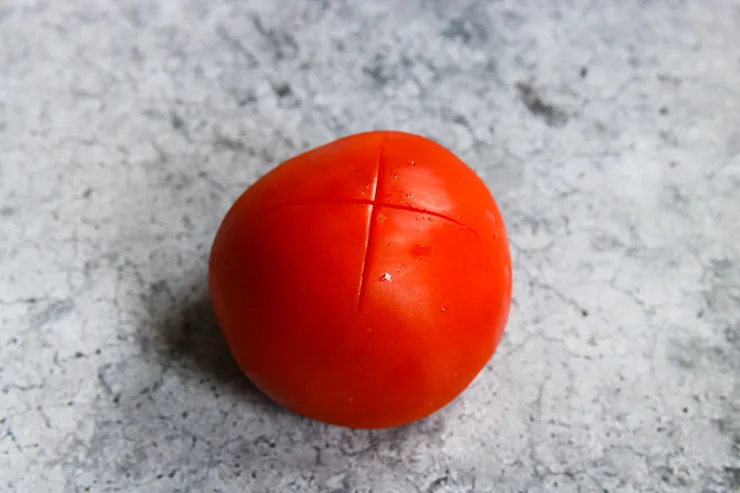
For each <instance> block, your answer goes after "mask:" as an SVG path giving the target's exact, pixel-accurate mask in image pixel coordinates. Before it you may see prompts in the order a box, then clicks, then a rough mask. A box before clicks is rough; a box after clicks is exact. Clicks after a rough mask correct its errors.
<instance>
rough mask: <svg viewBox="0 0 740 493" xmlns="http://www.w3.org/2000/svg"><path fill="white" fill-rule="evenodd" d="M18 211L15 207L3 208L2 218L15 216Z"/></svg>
mask: <svg viewBox="0 0 740 493" xmlns="http://www.w3.org/2000/svg"><path fill="white" fill-rule="evenodd" d="M15 212H16V209H15V208H14V207H3V208H2V209H0V216H2V217H10V216H12V215H13V214H15Z"/></svg>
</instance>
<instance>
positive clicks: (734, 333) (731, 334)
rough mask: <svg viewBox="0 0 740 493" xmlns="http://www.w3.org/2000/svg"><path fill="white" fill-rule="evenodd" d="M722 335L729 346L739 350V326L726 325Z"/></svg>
mask: <svg viewBox="0 0 740 493" xmlns="http://www.w3.org/2000/svg"><path fill="white" fill-rule="evenodd" d="M723 335H724V337H725V340H726V341H727V342H728V343H730V345H732V346H735V347H737V348H738V349H740V324H738V325H735V326H732V325H728V326H727V327H725V330H724V331H723Z"/></svg>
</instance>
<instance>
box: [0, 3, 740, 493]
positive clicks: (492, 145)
mask: <svg viewBox="0 0 740 493" xmlns="http://www.w3.org/2000/svg"><path fill="white" fill-rule="evenodd" d="M739 26H740V4H739V3H738V2H737V1H730V0H682V1H679V0H663V1H644V0H643V1H637V0H625V1H621V2H611V1H606V0H604V1H596V2H594V1H587V0H571V1H568V2H555V1H552V0H538V1H517V0H502V1H493V0H492V1H483V0H472V1H471V0H466V1H457V2H452V1H447V0H408V1H407V0H404V1H400V0H399V1H395V0H363V1H350V0H343V1H342V0H337V1H333V0H311V1H309V0H305V1H303V0H302V1H290V0H279V1H278V0H251V1H242V2H237V1H226V0H219V1H208V0H159V1H155V0H118V1H115V0H66V1H64V0H57V1H50V0H18V1H13V2H3V3H2V5H0V491H3V492H5V491H7V492H29V493H46V492H86V491H90V492H112V491H121V492H131V493H156V492H189V491H192V492H254V493H261V492H275V493H293V492H327V493H446V492H449V493H493V492H496V493H499V492H504V493H508V492H511V493H514V492H517V493H524V492H527V493H536V492H576V491H578V492H599V493H605V492H609V493H617V492H625V493H626V492H668V493H671V492H687V493H688V492H692V493H720V492H737V491H739V489H740V381H738V373H739V372H740V215H739V214H738V209H739V208H740V27H739ZM373 128H391V129H401V130H407V131H412V132H417V133H421V134H424V135H427V136H429V137H431V138H434V139H436V140H438V141H440V142H441V143H443V144H444V145H445V146H447V147H449V148H450V149H452V150H453V151H454V152H456V153H457V154H459V155H460V156H461V157H462V158H463V159H464V160H466V161H467V162H468V163H469V164H470V165H471V166H472V167H474V168H475V170H476V171H477V172H478V173H479V174H480V175H481V176H482V178H484V179H485V180H486V182H487V183H488V185H489V186H490V188H491V190H492V191H493V192H494V195H495V197H496V198H497V200H498V202H499V205H500V207H501V210H502V213H503V214H504V216H505V219H506V223H507V226H508V231H509V234H510V237H511V248H512V253H513V257H514V277H515V290H514V291H515V300H514V304H513V307H512V313H511V318H510V323H509V325H508V329H507V332H506V335H505V338H504V340H503V342H502V345H501V346H500V349H499V351H498V352H497V353H496V355H495V356H494V358H493V359H492V360H491V362H490V364H489V365H488V366H487V367H486V369H485V370H484V371H483V372H482V373H481V374H480V376H479V377H478V378H477V379H476V380H475V382H474V383H473V384H472V386H471V387H470V388H469V389H468V390H467V391H466V392H465V393H464V394H463V395H462V396H461V397H460V398H459V399H457V400H456V401H455V402H454V403H453V404H451V405H450V406H449V407H447V408H445V409H444V410H443V411H441V412H439V413H437V414H435V415H434V416H432V417H431V418H429V419H427V420H424V421H422V422H419V423H416V424H414V425H411V426H408V427H404V428H400V429H394V430H386V431H373V432H366V431H352V430H346V429H339V428H332V427H328V426H325V425H321V424H317V423H315V422H311V421H308V420H306V419H302V418H299V417H297V416H294V415H292V414H290V413H288V412H285V411H283V410H281V409H280V408H278V407H276V406H275V405H273V404H271V403H270V402H268V401H267V400H266V399H265V398H264V397H262V396H261V395H260V394H258V393H257V392H256V391H255V390H254V389H253V388H252V387H251V386H250V385H249V383H248V382H247V381H246V379H245V378H243V377H242V376H241V375H240V374H239V372H238V370H237V369H236V367H235V365H234V363H233V361H232V360H231V359H230V357H229V356H228V352H227V350H226V348H225V344H224V342H223V340H222V339H221V338H220V335H219V332H218V330H217V327H216V325H215V322H214V319H213V314H212V312H211V311H210V309H209V307H208V306H209V305H208V301H207V290H206V282H205V280H206V277H205V276H206V259H207V254H208V250H209V247H210V242H211V240H212V238H213V235H214V232H215V229H216V227H217V226H218V224H219V222H220V220H221V218H222V216H223V214H224V213H225V211H226V210H227V208H228V207H229V205H230V204H231V202H232V201H233V200H234V199H235V198H236V197H237V195H238V194H239V193H240V192H241V191H242V190H243V189H244V188H245V187H246V186H247V185H249V184H250V183H251V182H252V181H254V180H255V179H256V178H257V177H258V176H259V175H261V174H262V173H264V172H265V171H267V170H268V169H270V168H271V167H272V166H274V165H276V164H277V163H279V162H280V161H282V160H284V159H286V158H288V157H290V156H292V155H294V154H296V153H299V152H301V151H303V150H306V149H308V148H310V147H313V146H315V145H319V144H322V143H325V142H328V141H330V140H333V139H335V138H337V137H339V136H343V135H347V134H349V133H353V132H357V131H364V130H368V129H373Z"/></svg>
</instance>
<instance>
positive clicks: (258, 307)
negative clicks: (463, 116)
mask: <svg viewBox="0 0 740 493" xmlns="http://www.w3.org/2000/svg"><path fill="white" fill-rule="evenodd" d="M209 287H210V292H211V298H212V302H213V306H214V310H215V312H216V315H217V317H218V320H219V324H220V326H221V329H222V330H223V333H224V335H225V337H226V339H227V341H228V343H229V346H230V348H231V351H232V352H233V354H234V356H235V358H236V360H237V362H238V363H239V365H240V367H241V368H242V370H243V371H244V372H245V373H246V375H247V376H248V377H249V378H250V379H251V380H252V382H254V384H255V385H256V386H257V387H258V388H259V389H260V390H262V391H263V392H264V393H265V394H266V395H267V396H269V397H270V398H272V399H273V400H275V401H277V402H278V403H280V404H282V405H283V406H285V407H286V408H288V409H290V410H292V411H295V412H296V413H299V414H302V415H305V416H308V417H311V418H314V419H317V420H320V421H324V422H328V423H332V424H336V425H341V426H347V427H356V428H384V427H391V426H397V425H402V424H406V423H409V422H412V421H415V420H418V419H420V418H423V417H425V416H427V415H429V414H431V413H433V412H434V411H436V410H438V409H440V408H441V407H443V406H444V405H446V404H447V403H449V402H450V401H451V400H453V399H454V398H455V397H456V396H457V395H458V394H460V393H461V392H462V391H463V390H464V389H465V388H466V387H467V386H468V385H469V384H470V382H471V381H472V380H473V378H474V377H475V376H476V375H477V374H478V373H479V372H480V370H481V369H482V368H483V367H484V366H485V364H486V362H487V361H488V360H489V359H490V357H491V355H492V354H493V352H494V350H495V348H496V346H497V344H498V342H499V340H500V338H501V335H502V333H503V330H504V326H505V324H506V320H507V317H508V312H509V305H510V302H511V261H510V257H509V249H508V244H507V239H506V232H505V230H504V224H503V221H502V220H501V216H500V214H499V211H498V208H497V207H496V204H495V202H494V200H493V198H492V197H491V194H490V192H489V191H488V189H487V188H486V186H485V184H484V183H483V182H482V181H481V180H480V179H479V178H478V176H477V175H476V174H475V173H474V172H473V171H472V170H471V169H470V168H468V167H467V166H466V165H465V164H464V163H463V162H462V161H460V160H459V159H458V158H457V157H455V156H454V155H453V154H452V153H451V152H450V151H448V150H447V149H445V148H443V147H442V146H440V145H439V144H436V143H434V142H432V141H431V140H428V139H426V138H423V137H419V136H416V135H412V134H407V133H402V132H386V131H378V132H368V133H362V134H357V135H353V136H350V137H346V138H343V139H339V140H337V141H335V142H332V143H330V144H327V145H324V146H322V147H319V148H316V149H313V150H311V151H308V152H306V153H304V154H301V155H299V156H297V157H294V158H292V159H290V160H288V161H287V162H285V163H283V164H281V165H280V166H278V167H276V168H274V169H273V170H272V171H270V172H269V173H267V174H266V175H265V176H263V177H262V178H261V179H260V180H258V181H257V182H256V183H254V185H252V186H251V187H250V188H248V189H247V190H246V191H245V192H244V194H243V195H242V196H241V197H240V198H239V199H238V200H237V201H236V203H235V204H234V205H233V207H232V208H231V210H230V211H229V212H228V213H227V215H226V217H225V218H224V220H223V223H222V225H221V227H220V229H219V231H218V233H217V235H216V238H215V240H214V243H213V248H212V251H211V258H210V267H209Z"/></svg>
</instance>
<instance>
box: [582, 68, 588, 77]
mask: <svg viewBox="0 0 740 493" xmlns="http://www.w3.org/2000/svg"><path fill="white" fill-rule="evenodd" d="M580 75H581V79H585V78H586V77H588V67H581V72H580Z"/></svg>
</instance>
